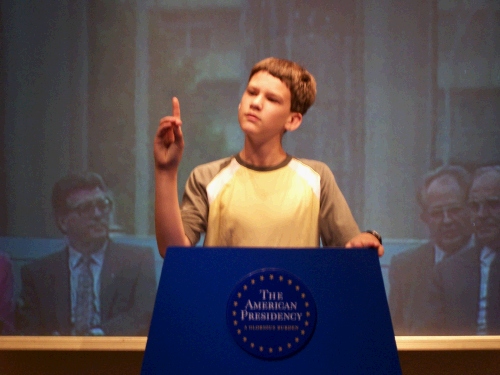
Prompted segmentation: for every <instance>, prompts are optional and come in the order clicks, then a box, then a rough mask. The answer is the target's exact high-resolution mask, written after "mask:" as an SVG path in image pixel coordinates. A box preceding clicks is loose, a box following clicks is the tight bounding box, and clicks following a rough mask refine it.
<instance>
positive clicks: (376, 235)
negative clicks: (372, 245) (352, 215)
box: [365, 229, 382, 245]
mask: <svg viewBox="0 0 500 375" xmlns="http://www.w3.org/2000/svg"><path fill="white" fill-rule="evenodd" d="M365 233H370V234H371V235H372V236H373V237H375V238H376V239H377V240H378V242H380V244H381V245H382V236H381V235H380V234H379V232H377V231H376V230H373V229H368V230H365Z"/></svg>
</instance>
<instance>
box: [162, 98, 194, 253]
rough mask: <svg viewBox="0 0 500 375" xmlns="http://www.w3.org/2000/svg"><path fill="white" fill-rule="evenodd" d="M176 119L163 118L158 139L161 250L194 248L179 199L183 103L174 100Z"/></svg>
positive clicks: (171, 117)
mask: <svg viewBox="0 0 500 375" xmlns="http://www.w3.org/2000/svg"><path fill="white" fill-rule="evenodd" d="M172 109H173V111H172V112H173V113H172V116H166V117H163V118H162V119H161V120H160V125H159V126H158V130H157V131H156V135H155V139H154V160H155V230H156V242H157V244H158V250H159V252H160V255H161V256H162V257H164V256H165V253H166V249H167V247H168V246H191V242H190V241H189V239H188V238H187V236H186V234H185V233H184V226H183V224H182V219H181V210H180V207H179V199H178V195H177V170H178V167H179V163H180V161H181V158H182V152H183V150H184V137H183V135H182V130H181V125H182V121H181V111H180V105H179V100H177V98H173V99H172Z"/></svg>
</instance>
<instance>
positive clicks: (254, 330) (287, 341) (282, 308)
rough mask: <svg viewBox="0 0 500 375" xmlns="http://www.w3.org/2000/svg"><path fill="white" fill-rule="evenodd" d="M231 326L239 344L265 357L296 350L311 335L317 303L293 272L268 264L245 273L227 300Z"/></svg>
mask: <svg viewBox="0 0 500 375" xmlns="http://www.w3.org/2000/svg"><path fill="white" fill-rule="evenodd" d="M226 319H227V326H228V327H229V331H230V332H231V335H232V336H233V338H234V340H235V341H236V342H237V343H238V345H239V346H240V347H241V348H242V349H244V350H245V351H247V352H248V353H250V354H252V355H254V356H256V357H259V358H263V359H280V358H285V357H288V356H291V355H294V354H296V353H297V352H298V351H300V350H301V349H302V348H304V347H305V346H306V345H307V343H308V342H309V340H310V339H311V337H312V335H313V333H314V328H315V326H316V304H315V302H314V299H313V296H312V295H311V293H310V291H309V290H308V289H307V287H306V286H305V285H304V284H303V283H302V281H301V280H300V279H299V278H298V277H296V276H295V275H293V274H292V273H290V272H287V271H285V270H282V269H277V268H264V269H261V270H257V271H254V272H252V273H250V274H248V275H247V276H245V277H244V278H243V279H242V280H241V281H240V282H239V283H238V285H237V286H236V287H235V288H234V290H233V292H232V294H231V296H230V298H229V300H228V304H227V312H226Z"/></svg>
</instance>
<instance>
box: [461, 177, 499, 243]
mask: <svg viewBox="0 0 500 375" xmlns="http://www.w3.org/2000/svg"><path fill="white" fill-rule="evenodd" d="M469 205H470V207H471V209H472V220H473V222H474V231H475V233H476V237H477V239H478V242H479V243H481V244H482V245H485V246H490V247H491V248H493V249H498V248H499V247H500V172H499V171H496V170H491V171H488V172H486V173H484V174H482V175H480V176H478V177H476V178H475V179H474V181H473V182H472V187H471V189H470V192H469Z"/></svg>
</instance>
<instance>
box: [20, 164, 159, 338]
mask: <svg viewBox="0 0 500 375" xmlns="http://www.w3.org/2000/svg"><path fill="white" fill-rule="evenodd" d="M52 206H53V210H54V215H55V220H56V222H57V226H58V227H59V229H60V230H61V232H62V233H63V234H64V235H65V238H66V246H65V247H64V249H62V250H61V251H58V252H56V253H54V254H51V255H48V256H46V257H44V258H41V259H38V260H35V261H33V262H32V263H31V264H28V265H26V266H24V267H23V268H22V270H21V278H22V290H21V295H20V303H19V304H18V310H17V318H18V319H17V325H18V329H19V332H20V333H21V334H28V335H82V336H83V335H115V336H116V335H118V336H133V335H147V333H148V329H149V323H150V319H151V314H152V310H153V305H154V298H155V294H156V278H155V269H154V258H153V253H152V251H151V249H149V248H143V247H138V246H130V245H125V244H119V243H116V242H114V241H112V240H111V239H110V238H109V224H110V214H111V210H112V201H111V198H110V196H109V194H108V189H107V187H106V185H105V184H104V181H103V180H102V178H101V177H100V176H99V175H97V174H95V173H84V174H72V175H69V176H67V177H64V178H62V179H61V180H59V181H58V182H57V183H56V184H55V185H54V188H53V191H52Z"/></svg>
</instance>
